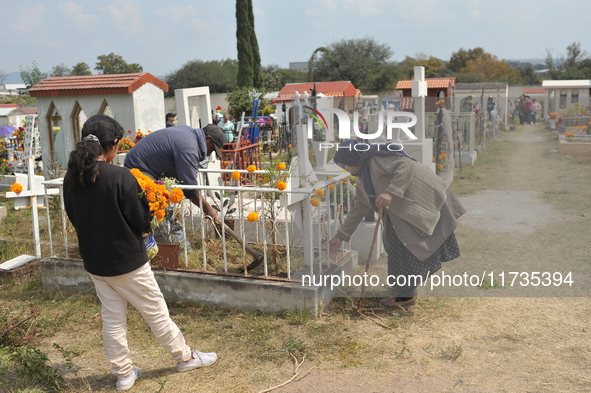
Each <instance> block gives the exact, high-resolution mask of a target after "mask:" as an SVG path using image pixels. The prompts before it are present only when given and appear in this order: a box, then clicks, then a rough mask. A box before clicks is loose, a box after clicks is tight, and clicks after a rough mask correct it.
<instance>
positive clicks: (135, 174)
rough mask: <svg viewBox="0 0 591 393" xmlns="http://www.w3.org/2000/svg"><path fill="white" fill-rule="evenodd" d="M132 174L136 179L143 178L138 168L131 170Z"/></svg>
mask: <svg viewBox="0 0 591 393" xmlns="http://www.w3.org/2000/svg"><path fill="white" fill-rule="evenodd" d="M129 171H130V172H131V174H132V175H133V176H135V177H138V176H141V175H142V171H140V170H139V169H137V168H133V169H130V170H129Z"/></svg>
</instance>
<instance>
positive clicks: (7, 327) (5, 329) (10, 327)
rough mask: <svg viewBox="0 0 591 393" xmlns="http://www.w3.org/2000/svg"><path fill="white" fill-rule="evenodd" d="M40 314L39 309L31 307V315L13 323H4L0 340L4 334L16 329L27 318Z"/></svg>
mask: <svg viewBox="0 0 591 393" xmlns="http://www.w3.org/2000/svg"><path fill="white" fill-rule="evenodd" d="M40 314H41V311H39V309H36V308H35V309H32V310H31V315H29V316H28V317H26V318H25V319H23V320H21V321H19V322H17V323H16V324H15V325H10V324H6V327H5V328H4V330H3V331H2V333H0V340H2V338H3V337H4V336H6V335H7V334H8V332H10V331H11V330H14V329H16V328H17V327H19V326H20V325H22V324H23V323H25V322H27V321H28V320H29V319H31V318H35V317H37V316H39V315H40Z"/></svg>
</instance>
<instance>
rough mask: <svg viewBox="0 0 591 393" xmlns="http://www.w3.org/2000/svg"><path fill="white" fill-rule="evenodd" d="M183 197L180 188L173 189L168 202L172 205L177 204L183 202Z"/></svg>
mask: <svg viewBox="0 0 591 393" xmlns="http://www.w3.org/2000/svg"><path fill="white" fill-rule="evenodd" d="M184 197H185V194H184V193H183V190H181V189H180V188H173V189H172V191H171V192H170V201H171V202H172V203H179V202H180V201H182V200H183V198H184Z"/></svg>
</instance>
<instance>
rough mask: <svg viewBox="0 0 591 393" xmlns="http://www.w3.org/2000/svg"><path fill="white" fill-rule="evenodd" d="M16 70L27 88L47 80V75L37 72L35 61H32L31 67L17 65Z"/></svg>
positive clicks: (37, 67)
mask: <svg viewBox="0 0 591 393" xmlns="http://www.w3.org/2000/svg"><path fill="white" fill-rule="evenodd" d="M18 69H19V71H20V74H21V79H22V80H23V82H24V83H25V85H26V86H27V87H31V86H35V85H36V84H37V83H39V82H41V81H42V80H43V79H45V78H47V74H45V73H43V72H41V71H40V70H39V66H38V65H37V62H36V61H35V60H33V62H32V63H31V65H29V66H26V67H23V66H20V65H19V66H18Z"/></svg>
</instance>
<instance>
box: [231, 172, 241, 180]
mask: <svg viewBox="0 0 591 393" xmlns="http://www.w3.org/2000/svg"><path fill="white" fill-rule="evenodd" d="M230 177H231V178H232V180H238V179H240V172H238V171H234V172H232V174H231V175H230Z"/></svg>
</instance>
